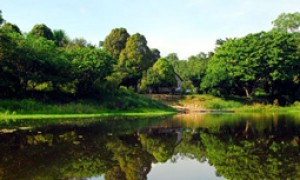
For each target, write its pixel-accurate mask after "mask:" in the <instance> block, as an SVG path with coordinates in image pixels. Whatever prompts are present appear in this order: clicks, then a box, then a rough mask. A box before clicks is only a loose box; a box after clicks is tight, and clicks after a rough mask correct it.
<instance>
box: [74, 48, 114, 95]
mask: <svg viewBox="0 0 300 180" xmlns="http://www.w3.org/2000/svg"><path fill="white" fill-rule="evenodd" d="M68 53H69V59H70V60H71V61H72V62H73V64H74V66H75V69H74V72H73V76H74V78H75V84H76V93H77V95H78V96H80V97H86V96H91V97H97V96H101V95H102V94H101V93H103V87H104V84H105V83H106V82H107V80H106V77H107V76H109V75H111V74H112V72H113V65H114V64H116V60H115V59H114V58H112V56H110V55H109V54H107V53H106V52H104V51H103V50H101V49H94V48H88V47H84V48H82V47H81V48H73V49H71V50H69V51H68Z"/></svg>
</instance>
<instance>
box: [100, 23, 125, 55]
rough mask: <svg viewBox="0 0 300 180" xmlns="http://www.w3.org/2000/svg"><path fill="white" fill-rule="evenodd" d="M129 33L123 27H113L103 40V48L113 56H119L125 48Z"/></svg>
mask: <svg viewBox="0 0 300 180" xmlns="http://www.w3.org/2000/svg"><path fill="white" fill-rule="evenodd" d="M129 36H130V35H129V34H128V32H127V30H126V29H125V28H116V29H113V30H112V31H111V32H110V34H109V35H108V36H107V37H106V38H105V40H104V42H103V48H104V49H105V50H106V51H107V52H109V53H110V54H111V55H112V56H113V57H115V58H119V56H120V54H121V51H122V50H123V49H124V48H125V46H126V42H127V39H128V38H129Z"/></svg>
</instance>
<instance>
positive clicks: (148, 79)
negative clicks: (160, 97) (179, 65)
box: [141, 59, 177, 89]
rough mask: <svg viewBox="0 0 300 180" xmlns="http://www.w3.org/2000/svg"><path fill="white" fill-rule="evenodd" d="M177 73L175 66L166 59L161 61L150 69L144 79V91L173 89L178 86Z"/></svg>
mask: <svg viewBox="0 0 300 180" xmlns="http://www.w3.org/2000/svg"><path fill="white" fill-rule="evenodd" d="M176 82H177V81H176V79H175V72H174V69H173V66H172V65H171V63H170V62H169V61H167V60H166V59H159V60H157V61H156V63H155V64H154V65H153V67H151V68H149V69H148V71H147V73H145V74H144V76H143V78H142V84H141V86H142V89H145V88H147V87H150V88H154V89H155V88H158V87H170V86H171V87H172V86H175V85H176Z"/></svg>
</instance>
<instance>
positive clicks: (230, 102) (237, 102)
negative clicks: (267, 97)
mask: <svg viewBox="0 0 300 180" xmlns="http://www.w3.org/2000/svg"><path fill="white" fill-rule="evenodd" d="M164 99H167V101H164V100H163V101H164V102H165V103H167V104H169V105H171V106H182V107H186V108H191V109H193V110H195V109H196V110H197V109H198V110H199V109H209V110H231V111H235V112H260V113H261V112H279V113H288V112H300V102H295V103H294V104H293V105H290V106H285V107H282V106H275V105H273V104H263V103H259V102H256V101H254V100H251V99H247V98H240V97H231V98H228V99H225V98H220V97H215V96H212V95H204V94H201V95H184V96H180V95H178V96H174V97H173V98H172V97H171V96H170V97H164Z"/></svg>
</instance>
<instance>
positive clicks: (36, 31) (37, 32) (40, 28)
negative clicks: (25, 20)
mask: <svg viewBox="0 0 300 180" xmlns="http://www.w3.org/2000/svg"><path fill="white" fill-rule="evenodd" d="M29 34H32V35H34V36H36V37H44V38H46V39H48V40H54V37H53V33H52V31H51V29H50V28H49V27H47V26H46V25H45V24H37V25H35V26H34V27H33V28H32V30H31V31H30V33H29Z"/></svg>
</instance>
